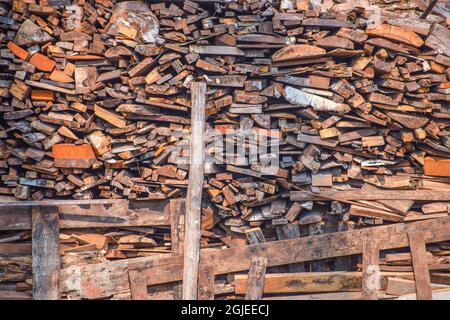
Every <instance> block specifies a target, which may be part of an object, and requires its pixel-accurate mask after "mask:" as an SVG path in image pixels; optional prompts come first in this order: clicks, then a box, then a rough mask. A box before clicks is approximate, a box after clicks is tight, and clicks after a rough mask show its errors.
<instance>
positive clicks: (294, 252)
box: [61, 217, 450, 298]
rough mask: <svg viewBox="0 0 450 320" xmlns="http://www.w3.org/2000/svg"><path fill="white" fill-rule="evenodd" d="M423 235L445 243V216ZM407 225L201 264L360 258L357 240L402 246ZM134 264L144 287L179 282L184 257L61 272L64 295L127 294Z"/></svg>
mask: <svg viewBox="0 0 450 320" xmlns="http://www.w3.org/2000/svg"><path fill="white" fill-rule="evenodd" d="M409 224H415V225H416V226H417V228H418V229H419V230H422V231H423V236H424V240H425V242H427V243H431V242H439V241H447V240H450V217H445V218H436V219H432V220H424V221H418V222H411V223H409ZM405 228H406V224H405V223H397V224H391V225H384V226H379V227H371V228H364V229H358V230H351V231H344V232H336V233H328V234H323V235H316V236H308V237H301V238H295V239H288V240H279V241H271V242H265V243H260V244H255V245H248V246H243V247H235V248H228V249H222V250H214V249H202V250H201V254H200V257H201V258H200V259H201V261H207V262H208V263H210V264H211V265H214V267H215V273H216V274H225V273H230V272H239V271H244V270H248V269H249V268H250V263H251V257H254V256H261V257H266V258H267V260H268V264H267V265H268V266H278V265H285V264H291V263H297V262H304V261H311V260H318V259H326V258H333V257H339V256H346V255H353V254H360V253H361V252H362V243H363V242H362V240H363V239H364V238H366V237H376V238H377V239H378V240H379V241H380V250H386V249H394V248H402V247H407V246H408V245H409V241H408V237H407V235H406V231H405V230H406V229H405ZM133 263H140V264H143V268H144V270H143V272H145V274H146V281H147V285H153V284H159V283H167V282H174V281H178V280H181V279H182V276H183V256H172V255H170V254H169V255H158V256H152V257H144V258H136V259H127V260H124V261H112V262H105V263H101V264H92V265H84V266H71V267H69V268H67V269H63V270H62V281H63V284H62V285H61V287H62V288H63V292H71V293H72V294H73V295H75V296H77V297H82V298H92V297H95V298H101V297H107V296H110V295H112V294H114V293H118V292H123V291H127V290H129V282H128V276H127V270H128V268H129V266H130V265H132V264H133Z"/></svg>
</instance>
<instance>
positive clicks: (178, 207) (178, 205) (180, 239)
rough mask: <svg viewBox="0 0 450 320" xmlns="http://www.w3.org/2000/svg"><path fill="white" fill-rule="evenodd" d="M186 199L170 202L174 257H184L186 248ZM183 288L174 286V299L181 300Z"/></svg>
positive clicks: (180, 285) (171, 238)
mask: <svg viewBox="0 0 450 320" xmlns="http://www.w3.org/2000/svg"><path fill="white" fill-rule="evenodd" d="M185 210H186V203H185V200H184V199H173V200H170V243H171V246H172V255H174V256H176V255H183V248H184V219H185V215H186V211H185ZM182 289H183V286H182V284H181V283H175V284H174V285H173V298H174V299H175V300H181V298H182Z"/></svg>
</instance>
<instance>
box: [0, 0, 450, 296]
mask: <svg viewBox="0 0 450 320" xmlns="http://www.w3.org/2000/svg"><path fill="white" fill-rule="evenodd" d="M419 2H420V3H419ZM396 8H397V9H402V10H393V9H395V8H390V7H389V6H384V7H379V6H373V5H371V4H370V3H369V1H365V0H358V1H336V2H334V1H327V0H324V1H309V0H297V1H294V0H282V1H275V0H273V1H272V0H264V1H256V0H243V1H241V0H239V1H182V2H162V1H161V2H155V1H150V2H141V1H133V2H117V3H116V1H110V0H101V1H85V0H78V1H70V0H48V1H12V3H11V4H10V5H9V4H4V3H2V4H0V30H1V31H2V32H1V33H0V77H1V78H0V79H1V80H0V172H1V178H0V195H1V198H0V199H4V200H8V201H12V200H14V199H17V200H43V199H76V200H90V199H102V198H103V199H129V200H154V201H162V200H165V199H172V198H176V197H183V196H184V195H185V191H186V188H187V185H188V174H189V170H188V169H189V164H188V161H186V157H187V156H188V154H189V150H188V149H187V148H186V145H187V143H186V141H187V139H188V137H189V133H190V108H191V102H190V98H189V97H190V84H191V83H192V82H193V81H205V82H206V83H207V85H208V91H207V104H206V115H207V120H206V123H205V134H206V141H205V143H206V152H207V159H206V160H207V163H206V164H205V177H206V178H205V181H204V193H203V196H204V203H203V208H202V214H203V221H202V229H203V231H202V246H203V247H216V246H227V247H236V246H242V245H245V244H257V243H262V242H266V241H271V240H282V239H290V238H297V237H300V236H307V235H318V234H323V233H329V232H335V231H344V230H351V229H354V228H359V227H360V226H365V225H381V224H383V223H385V222H402V221H414V220H422V219H429V218H439V217H443V216H447V215H448V212H449V211H448V210H449V209H448V208H449V207H448V205H449V204H450V202H448V201H450V199H443V200H442V201H439V200H440V199H438V198H433V199H428V198H427V197H425V196H423V197H420V196H419V197H418V198H417V200H418V201H415V199H414V198H413V197H409V198H406V199H403V200H401V199H397V198H392V197H391V198H386V200H384V199H382V198H380V197H378V198H377V199H375V200H371V199H370V197H369V195H371V194H372V195H373V194H377V192H382V191H383V190H401V191H407V190H409V191H415V192H418V194H419V193H420V192H421V191H423V190H426V191H429V190H436V192H448V191H449V190H450V179H449V177H450V169H449V164H450V130H449V129H448V127H449V125H450V122H449V119H450V111H449V106H450V104H449V101H450V54H449V53H450V41H449V39H450V31H449V23H450V21H449V20H450V10H448V8H447V7H446V6H445V3H444V5H442V4H439V5H437V6H436V7H435V8H433V10H432V11H431V13H429V14H428V15H427V17H425V18H420V16H421V15H422V13H423V11H426V8H427V3H426V2H423V1H418V4H416V5H411V4H408V5H407V6H406V5H405V7H402V6H401V5H400V4H398V5H397V7H396ZM336 191H343V192H347V195H349V196H348V197H346V198H345V197H342V196H337V195H336V193H334V192H336ZM392 192H397V191H392ZM351 195H352V196H353V198H352V196H351ZM355 195H357V197H356V198H355ZM366 196H367V199H366V198H365V197H366ZM389 199H390V200H389ZM446 201H447V202H446ZM137 233H138V234H140V235H139V236H137V235H136V234H137ZM86 234H87V235H86ZM17 237H18V238H17ZM9 238H14V239H15V240H27V239H29V235H27V234H21V235H20V236H15V235H11V234H7V235H5V239H9ZM61 239H62V240H61V241H62V243H63V244H65V245H64V246H63V249H64V250H63V251H64V252H65V253H69V252H72V251H89V250H107V251H108V253H107V254H106V257H107V258H109V259H117V258H129V257H135V256H147V255H152V254H155V253H164V252H169V251H170V249H168V248H170V240H171V239H170V235H169V234H168V233H167V230H166V229H164V228H163V229H158V228H151V227H148V226H147V227H145V228H144V227H143V228H140V229H139V230H138V229H136V228H134V229H133V228H132V229H128V230H123V229H121V230H102V231H101V232H100V231H99V232H98V233H97V234H95V233H94V232H85V231H84V232H79V233H77V232H74V233H72V232H69V233H68V234H64V235H63V236H62V238H61ZM0 240H1V239H0ZM15 240H14V241H15ZM3 242H8V241H3ZM0 243H1V242H0ZM108 248H109V249H108ZM149 248H151V249H149ZM444 249H445V246H444V247H439V246H438V245H436V246H435V247H434V251H433V250H432V251H433V252H435V253H436V252H437V253H440V252H441V250H444ZM447 249H448V248H447ZM8 250H10V249H8ZM0 252H1V251H0ZM447 253H448V251H447ZM104 256H105V255H104ZM104 256H103V257H102V259H104ZM87 259H90V258H87ZM409 259H410V257H409V256H401V257H398V256H395V255H393V256H392V257H386V259H385V260H383V261H382V263H386V264H387V265H389V264H395V262H396V261H403V262H404V261H409V263H410V260H409ZM430 259H432V257H431V258H430ZM436 259H437V258H436ZM335 260H336V261H335ZM335 260H334V259H332V260H329V261H328V260H326V261H325V260H323V261H318V262H312V263H310V264H303V263H299V264H291V265H289V270H290V271H305V270H308V271H329V270H350V268H353V269H356V268H357V265H355V264H353V265H351V263H350V262H351V261H350V260H345V261H344V260H342V259H335ZM444 260H445V259H444ZM102 261H103V260H102ZM406 264H408V263H406ZM337 265H340V267H337ZM275 271H276V270H275ZM0 274H1V272H0ZM19 278H20V279H21V280H23V279H24V277H19ZM405 281H406V280H405ZM238 294H239V293H238Z"/></svg>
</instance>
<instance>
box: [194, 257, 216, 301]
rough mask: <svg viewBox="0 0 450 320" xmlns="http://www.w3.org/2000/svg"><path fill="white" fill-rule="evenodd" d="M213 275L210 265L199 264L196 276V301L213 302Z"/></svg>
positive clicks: (212, 268)
mask: <svg viewBox="0 0 450 320" xmlns="http://www.w3.org/2000/svg"><path fill="white" fill-rule="evenodd" d="M214 286H215V274H214V267H213V266H212V265H210V264H205V263H200V267H199V275H198V300H214V291H215V289H214Z"/></svg>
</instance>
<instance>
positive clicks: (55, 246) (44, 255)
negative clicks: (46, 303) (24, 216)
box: [32, 208, 61, 300]
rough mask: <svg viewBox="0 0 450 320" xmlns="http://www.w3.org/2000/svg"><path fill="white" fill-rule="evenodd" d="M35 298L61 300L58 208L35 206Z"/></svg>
mask: <svg viewBox="0 0 450 320" xmlns="http://www.w3.org/2000/svg"><path fill="white" fill-rule="evenodd" d="M32 221H33V230H32V235H33V246H32V254H33V265H32V272H33V273H32V275H33V290H32V291H33V299H34V300H59V299H60V298H61V293H60V271H59V270H60V265H61V262H60V257H59V223H58V212H57V210H56V208H33V212H32Z"/></svg>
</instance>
